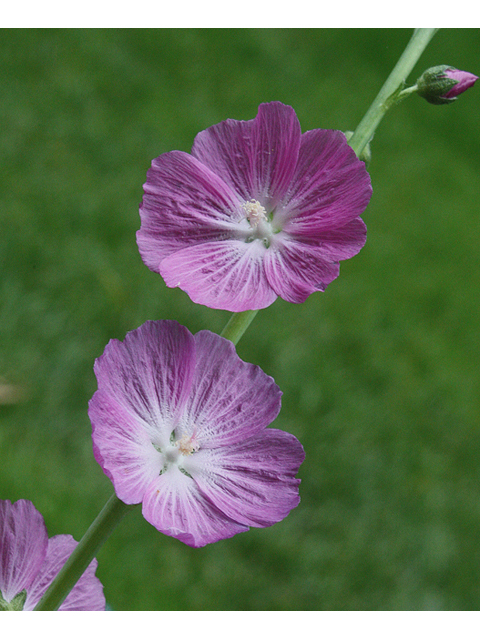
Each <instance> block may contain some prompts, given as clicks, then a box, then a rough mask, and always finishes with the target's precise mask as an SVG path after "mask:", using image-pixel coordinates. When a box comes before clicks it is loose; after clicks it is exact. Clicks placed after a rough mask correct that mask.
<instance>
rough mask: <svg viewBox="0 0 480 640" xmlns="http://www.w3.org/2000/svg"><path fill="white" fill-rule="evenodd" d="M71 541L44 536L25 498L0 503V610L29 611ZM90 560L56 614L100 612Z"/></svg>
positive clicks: (98, 590) (69, 549)
mask: <svg viewBox="0 0 480 640" xmlns="http://www.w3.org/2000/svg"><path fill="white" fill-rule="evenodd" d="M76 546H77V542H76V541H75V540H74V539H73V538H72V536H70V535H58V536H53V538H50V539H49V538H48V534H47V529H46V527H45V522H44V520H43V517H42V515H41V513H40V512H39V511H37V509H35V507H34V506H33V504H32V503H31V502H30V501H29V500H18V501H17V502H15V503H14V504H12V503H11V502H10V501H9V500H0V611H32V610H33V609H34V608H35V606H36V605H37V604H38V602H39V601H40V600H41V598H42V597H43V595H44V593H45V592H46V590H47V589H48V587H49V586H50V584H51V583H52V581H53V579H54V578H55V577H56V576H57V574H58V572H59V571H60V569H61V568H62V567H63V565H64V564H65V562H66V561H67V559H68V558H69V556H70V555H71V553H72V551H73V550H74V549H75V547H76ZM96 568H97V561H96V560H92V562H91V563H90V565H89V566H88V567H87V569H86V571H85V573H84V574H83V575H82V577H81V578H80V579H79V581H78V582H77V584H76V585H75V586H74V587H73V589H72V590H71V591H70V593H69V594H68V596H67V597H66V599H65V600H64V602H63V604H62V605H61V606H60V611H104V610H105V597H104V595H103V587H102V584H101V582H100V580H99V579H98V578H96V577H95V571H96Z"/></svg>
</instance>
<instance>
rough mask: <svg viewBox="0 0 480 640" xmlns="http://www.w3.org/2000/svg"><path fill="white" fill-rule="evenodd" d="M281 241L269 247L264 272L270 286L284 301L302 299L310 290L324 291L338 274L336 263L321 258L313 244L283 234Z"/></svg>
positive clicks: (319, 252)
mask: <svg viewBox="0 0 480 640" xmlns="http://www.w3.org/2000/svg"><path fill="white" fill-rule="evenodd" d="M279 235H280V234H279ZM281 240H282V241H281V242H278V243H277V244H276V246H275V247H273V246H272V247H270V249H269V251H268V254H267V257H266V258H265V271H266V273H267V277H268V281H269V282H270V285H271V286H272V288H273V289H274V290H275V291H276V293H278V295H279V296H281V297H282V298H283V299H284V300H287V301H288V302H298V303H299V302H305V300H306V299H307V298H308V296H309V295H310V294H311V293H313V292H314V291H325V289H326V287H327V285H328V284H330V282H332V280H335V278H337V277H338V274H339V270H340V267H339V265H338V262H334V261H333V260H325V259H324V258H323V256H322V253H321V251H320V250H319V249H318V248H317V247H315V246H311V245H308V244H306V243H304V242H299V241H296V240H294V239H291V238H288V237H286V236H284V237H282V239H281Z"/></svg>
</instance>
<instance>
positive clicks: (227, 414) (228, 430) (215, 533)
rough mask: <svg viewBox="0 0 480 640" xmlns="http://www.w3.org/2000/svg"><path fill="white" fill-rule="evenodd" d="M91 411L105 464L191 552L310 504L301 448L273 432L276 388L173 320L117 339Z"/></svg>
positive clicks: (129, 498) (208, 337) (100, 371)
mask: <svg viewBox="0 0 480 640" xmlns="http://www.w3.org/2000/svg"><path fill="white" fill-rule="evenodd" d="M95 374H96V376H97V381H98V391H96V392H95V394H94V395H93V398H92V399H91V401H90V405H89V415H90V419H91V421H92V425H93V448H94V454H95V458H96V460H97V462H98V463H99V464H100V465H101V467H102V469H103V470H104V472H105V473H106V475H107V476H108V477H109V478H110V479H111V480H112V482H113V485H114V487H115V492H116V494H117V496H118V498H120V500H123V502H125V503H127V504H136V503H140V502H141V503H142V512H143V515H144V517H145V518H146V520H148V522H150V523H151V524H152V525H153V526H155V527H156V528H157V529H158V530H159V531H161V532H162V533H165V534H166V535H169V536H173V537H174V538H178V540H181V541H182V542H184V543H185V544H188V545H190V546H192V547H201V546H204V545H205V544H208V543H210V542H216V541H218V540H221V539H223V538H230V537H231V536H233V535H235V534H236V533H240V532H241V531H247V530H248V528H249V527H268V526H270V525H272V524H274V523H276V522H279V521H280V520H282V519H283V518H285V516H286V515H287V514H288V513H289V512H290V510H291V509H293V508H294V507H296V506H297V504H298V502H299V500H300V499H299V496H298V484H299V482H300V480H297V479H296V478H295V475H296V473H297V471H298V468H299V466H300V464H301V463H302V462H303V459H304V453H303V448H302V445H301V444H300V443H299V442H298V440H297V439H296V438H295V437H294V436H292V435H290V434H288V433H285V432H283V431H279V430H278V429H267V428H266V427H267V425H269V424H270V423H271V422H272V421H273V420H274V419H275V418H276V416H277V414H278V412H279V410H280V396H281V391H280V389H279V388H278V387H277V385H276V384H275V382H274V381H273V379H272V378H270V377H269V376H267V375H266V374H265V373H263V371H262V370H261V369H260V368H259V367H257V366H255V365H252V364H248V363H246V362H243V361H242V360H240V358H239V357H238V356H237V354H236V352H235V348H234V346H233V344H232V343H231V342H229V341H228V340H225V339H224V338H221V337H220V336H218V335H216V334H214V333H211V332H210V331H200V332H199V333H197V334H196V335H195V336H193V335H192V334H191V333H190V332H189V331H188V330H187V329H186V328H185V327H182V326H181V325H179V324H178V323H177V322H174V321H171V320H162V321H158V322H146V323H145V324H143V325H142V326H141V327H140V328H139V329H136V330H135V331H131V332H130V333H128V334H127V335H126V337H125V341H124V342H119V341H118V340H111V341H110V342H109V343H108V345H107V346H106V348H105V351H104V353H103V355H102V356H101V357H100V358H98V359H97V360H96V362H95Z"/></svg>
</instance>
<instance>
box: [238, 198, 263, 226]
mask: <svg viewBox="0 0 480 640" xmlns="http://www.w3.org/2000/svg"><path fill="white" fill-rule="evenodd" d="M242 207H243V209H244V211H245V217H246V218H247V220H248V221H249V223H250V224H251V225H252V227H253V228H254V229H255V228H256V227H258V225H259V224H260V222H262V221H264V220H268V218H267V212H266V210H265V207H263V206H262V205H261V204H260V202H259V201H258V200H253V199H252V200H250V201H249V202H244V203H243V205H242Z"/></svg>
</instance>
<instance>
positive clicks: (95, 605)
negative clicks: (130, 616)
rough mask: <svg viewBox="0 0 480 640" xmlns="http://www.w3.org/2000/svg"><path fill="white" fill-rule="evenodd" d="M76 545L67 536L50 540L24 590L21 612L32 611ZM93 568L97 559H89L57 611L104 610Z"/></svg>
mask: <svg viewBox="0 0 480 640" xmlns="http://www.w3.org/2000/svg"><path fill="white" fill-rule="evenodd" d="M76 546H77V542H76V540H74V539H73V538H72V536H70V535H58V536H53V538H50V540H49V541H48V549H47V555H46V558H45V561H44V563H43V565H42V567H41V569H40V571H39V572H38V574H37V576H36V577H35V580H34V581H33V583H32V585H31V587H30V589H29V590H28V593H27V599H26V601H25V607H24V610H25V611H33V609H34V608H35V607H36V605H37V604H38V602H39V601H40V600H41V598H42V597H43V595H44V594H45V592H46V590H47V589H48V587H49V586H50V585H51V583H52V581H53V579H54V578H55V577H56V576H57V574H58V572H59V571H60V569H61V568H62V567H63V565H64V564H65V562H66V561H67V559H68V558H69V556H70V555H71V554H72V551H73V550H74V549H75V547H76ZM97 565H98V562H97V560H95V559H94V560H92V562H91V563H90V564H89V565H88V567H87V569H86V570H85V572H84V573H83V575H82V576H81V578H80V579H79V580H78V582H77V583H76V585H75V586H74V587H73V589H72V590H71V591H70V593H69V594H68V596H67V597H66V599H65V600H64V602H63V604H62V605H61V606H60V609H59V610H60V611H105V596H104V595H103V586H102V583H101V582H100V580H99V579H98V578H97V577H96V576H95V571H96V570H97Z"/></svg>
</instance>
